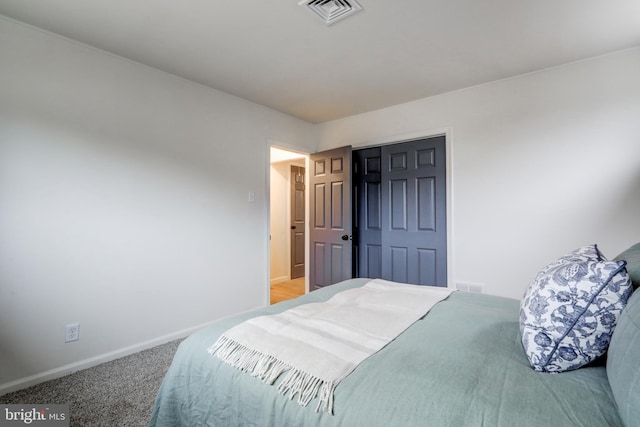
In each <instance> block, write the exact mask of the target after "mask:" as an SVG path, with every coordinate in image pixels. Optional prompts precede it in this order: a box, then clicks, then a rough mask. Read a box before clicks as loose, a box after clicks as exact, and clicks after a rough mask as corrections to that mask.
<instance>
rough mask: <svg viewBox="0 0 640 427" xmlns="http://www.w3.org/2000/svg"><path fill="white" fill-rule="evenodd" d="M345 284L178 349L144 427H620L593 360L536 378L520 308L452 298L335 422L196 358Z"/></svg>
mask: <svg viewBox="0 0 640 427" xmlns="http://www.w3.org/2000/svg"><path fill="white" fill-rule="evenodd" d="M366 281H367V279H352V280H348V281H345V282H341V283H339V284H336V285H332V286H329V287H327V288H324V289H321V290H318V291H315V292H312V293H309V294H307V295H305V296H302V297H300V298H297V299H295V300H292V301H285V302H282V303H279V304H276V305H273V306H268V307H264V308H261V309H259V310H255V311H251V312H248V313H242V314H239V315H236V316H233V317H229V318H227V319H224V320H221V321H219V322H217V323H215V324H213V325H211V326H209V327H206V328H204V329H202V330H200V331H198V332H196V333H194V334H193V335H192V336H190V337H189V338H187V339H186V340H185V341H183V342H182V344H181V345H180V347H179V349H178V351H177V353H176V355H175V358H174V361H173V363H172V365H171V367H170V368H169V371H168V372H167V375H166V377H165V379H164V381H163V383H162V385H161V387H160V390H159V392H158V396H157V399H156V403H155V406H154V409H153V413H152V418H151V421H150V425H151V426H172V427H176V426H201V425H209V426H385V427H386V426H417V425H429V426H436V427H437V426H482V425H485V426H504V427H514V426H541V425H543V426H546V425H553V426H587V425H588V426H608V427H611V426H622V421H621V419H620V417H619V415H618V412H617V408H616V404H615V402H614V398H613V395H612V392H611V388H610V386H609V383H608V381H607V374H606V370H605V366H604V361H602V360H599V361H596V363H593V364H592V365H591V366H587V367H584V368H581V369H578V370H575V371H570V372H564V373H562V374H548V373H539V372H535V371H534V370H533V369H532V368H531V367H530V365H529V363H528V360H527V358H526V356H525V354H524V350H523V348H522V344H521V340H520V332H519V325H518V310H519V301H518V300H514V299H508V298H502V297H496V296H490V295H484V294H473V293H466V292H455V293H453V294H452V295H451V296H449V298H447V299H446V300H444V301H442V302H440V303H438V304H437V305H436V306H435V307H433V308H432V309H431V311H430V312H429V313H428V314H427V315H426V316H425V317H424V318H422V319H420V320H419V321H417V322H416V323H414V324H413V325H412V326H411V327H410V328H409V329H407V330H406V331H405V332H404V333H402V334H401V335H400V336H399V337H397V338H396V339H395V340H394V341H392V342H391V343H390V344H389V345H387V346H386V347H384V348H383V349H382V350H380V351H379V352H377V353H376V354H374V355H373V356H371V357H369V358H368V359H366V360H365V361H364V362H363V363H361V364H360V365H359V366H358V367H357V368H356V370H355V371H353V372H352V373H351V374H350V375H349V376H348V377H347V378H345V379H344V380H343V381H342V382H341V383H340V384H339V385H338V387H337V388H336V390H335V395H334V414H333V415H332V414H328V413H325V412H316V411H315V410H314V409H315V407H316V402H311V403H310V404H309V405H308V406H306V407H303V406H300V405H298V404H297V402H296V401H295V400H289V399H288V398H287V397H285V396H283V395H281V394H279V393H278V391H277V390H276V389H277V384H278V383H277V382H276V384H275V386H270V385H267V384H264V383H262V382H261V381H260V380H259V379H257V378H254V377H251V376H250V375H248V374H245V373H242V372H241V371H239V370H238V369H235V368H233V367H231V366H229V365H227V364H225V363H223V362H221V361H220V360H219V359H218V358H217V357H215V356H211V355H210V354H209V353H208V352H207V349H208V348H209V347H210V346H211V345H212V344H213V343H214V342H215V341H216V340H217V338H218V337H219V336H220V335H221V334H222V333H223V332H224V331H225V330H227V329H228V328H230V327H232V326H234V325H236V324H238V323H240V322H242V321H244V320H246V319H248V318H251V317H254V316H260V315H266V314H274V313H278V312H281V311H283V310H286V309H287V308H290V307H292V306H294V305H298V304H304V303H309V302H319V301H324V300H327V299H328V298H330V297H331V296H332V295H333V294H335V293H336V292H340V291H342V290H345V289H350V288H353V287H357V286H362V285H363V284H364V283H365V282H366Z"/></svg>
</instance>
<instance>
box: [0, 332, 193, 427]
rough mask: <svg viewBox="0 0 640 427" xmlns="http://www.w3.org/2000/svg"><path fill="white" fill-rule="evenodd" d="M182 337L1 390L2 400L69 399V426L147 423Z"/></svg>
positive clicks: (60, 401) (61, 401) (58, 401)
mask: <svg viewBox="0 0 640 427" xmlns="http://www.w3.org/2000/svg"><path fill="white" fill-rule="evenodd" d="M181 341H182V340H176V341H171V342H169V343H167V344H163V345H160V346H157V347H154V348H150V349H148V350H144V351H141V352H139V353H135V354H132V355H130V356H126V357H123V358H120V359H116V360H113V361H111V362H107V363H104V364H102V365H98V366H95V367H93V368H89V369H85V370H82V371H78V372H75V373H73V374H70V375H67V376H65V377H62V378H58V379H55V380H51V381H47V382H45V383H41V384H37V385H35V386H32V387H29V388H26V389H23V390H19V391H16V392H13V393H9V394H5V395H4V396H0V403H4V404H11V403H29V404H39V403H41V404H46V403H48V404H69V412H70V413H71V421H70V425H71V426H83V427H84V426H146V425H147V424H148V422H149V418H150V416H151V410H152V408H153V403H154V401H155V398H156V394H157V392H158V388H159V387H160V383H161V382H162V378H163V377H164V375H165V373H166V372H167V369H168V368H169V365H170V364H171V360H172V359H173V355H174V354H175V352H176V349H177V348H178V345H179V344H180V342H181Z"/></svg>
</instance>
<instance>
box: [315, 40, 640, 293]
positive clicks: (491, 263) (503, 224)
mask: <svg viewBox="0 0 640 427" xmlns="http://www.w3.org/2000/svg"><path fill="white" fill-rule="evenodd" d="M638 76H640V48H636V49H633V50H627V51H623V52H619V53H616V54H611V55H607V56H602V57H598V58H594V59H591V60H587V61H583V62H579V63H574V64H569V65H566V66H563V67H558V68H554V69H549V70H545V71H542V72H538V73H533V74H528V75H523V76H520V77H516V78H512V79H507V80H502V81H498V82H494V83H490V84H485V85H481V86H477V87H473V88H469V89H466V90H461V91H457V92H453V93H448V94H444V95H441V96H436V97H431V98H426V99H421V100H418V101H415V102H411V103H407V104H403V105H398V106H395V107H391V108H386V109H383V110H379V111H374V112H371V113H367V114H362V115H359V116H354V117H350V118H346V119H343V120H337V121H333V122H328V123H324V124H321V125H319V131H320V142H319V146H318V149H319V150H324V149H330V148H334V147H338V146H342V145H347V144H352V145H354V147H362V146H367V145H373V144H377V143H380V142H390V141H394V140H402V139H406V138H410V137H415V136H418V135H428V134H431V133H441V132H442V131H443V130H447V131H448V132H449V135H450V141H449V142H450V150H449V153H448V154H449V156H450V159H449V160H450V162H451V163H450V165H449V166H450V168H451V169H450V172H451V178H452V182H451V183H450V184H452V199H453V200H452V201H451V202H452V212H450V215H451V216H450V219H451V222H452V224H451V228H452V235H451V236H450V240H449V242H450V244H451V245H452V246H451V252H450V255H451V257H450V258H449V261H450V262H451V263H452V267H453V268H452V273H453V274H452V276H453V277H450V279H451V281H452V282H453V283H455V282H473V283H483V284H485V285H486V291H487V293H491V294H497V295H503V296H508V297H514V298H520V297H521V296H522V294H523V293H524V290H525V288H526V286H527V285H528V284H529V282H530V281H531V279H532V278H533V277H534V275H535V274H536V272H537V271H538V270H539V269H540V268H541V267H542V266H544V265H545V264H546V263H548V262H549V261H551V260H553V259H555V258H556V257H558V256H560V255H562V254H564V253H566V252H568V251H570V250H572V249H574V248H576V247H578V246H581V245H585V244H591V243H598V244H599V246H600V248H601V250H602V251H603V252H604V253H605V255H608V256H609V257H613V256H615V255H617V254H618V253H619V252H621V251H622V250H623V249H625V248H627V247H628V246H630V245H631V244H633V243H635V242H638V241H640V220H638V218H640V78H638Z"/></svg>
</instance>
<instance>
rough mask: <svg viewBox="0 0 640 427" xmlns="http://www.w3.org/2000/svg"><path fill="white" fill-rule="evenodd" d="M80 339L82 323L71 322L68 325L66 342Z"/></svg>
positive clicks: (65, 336)
mask: <svg viewBox="0 0 640 427" xmlns="http://www.w3.org/2000/svg"><path fill="white" fill-rule="evenodd" d="M79 339H80V324H79V323H70V324H68V325H67V326H66V329H65V335H64V342H71V341H78V340H79Z"/></svg>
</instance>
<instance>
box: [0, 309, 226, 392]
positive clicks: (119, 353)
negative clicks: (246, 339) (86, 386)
mask: <svg viewBox="0 0 640 427" xmlns="http://www.w3.org/2000/svg"><path fill="white" fill-rule="evenodd" d="M213 322H214V321H211V322H207V323H204V324H202V325H199V326H194V327H191V328H187V329H183V330H181V331H177V332H174V333H171V334H167V335H163V336H161V337H158V338H154V339H152V340H148V341H144V342H141V343H138V344H134V345H131V346H128V347H124V348H121V349H119V350H115V351H112V352H109V353H104V354H101V355H98V356H94V357H90V358H88V359H84V360H80V361H78V362H74V363H70V364H68V365H64V366H61V367H59V368H54V369H50V370H48V371H44V372H40V373H38V374H34V375H30V376H28V377H24V378H20V379H17V380H14V381H10V382H8V383H4V384H0V396H2V395H5V394H7V393H12V392H14V391H17V390H22V389H23V388H27V387H31V386H33V385H36V384H40V383H43V382H45V381H50V380H54V379H56V378H60V377H64V376H65V375H69V374H72V373H74V372H78V371H81V370H83V369H88V368H92V367H94V366H98V365H100V364H102V363H106V362H110V361H112V360H115V359H119V358H121V357H125V356H128V355H130V354H133V353H137V352H139V351H142V350H146V349H148V348H152V347H156V346H159V345H162V344H166V343H168V342H170V341H173V340H177V339H179V338H185V337H187V336H189V335H191V334H192V333H194V332H195V331H197V330H199V329H202V328H204V327H206V326H208V325H210V324H211V323H213Z"/></svg>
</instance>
